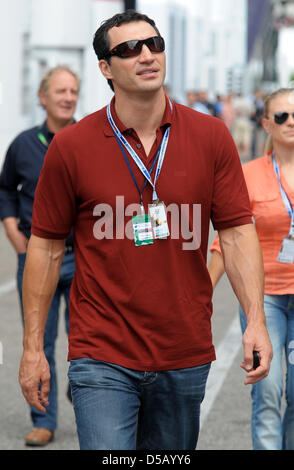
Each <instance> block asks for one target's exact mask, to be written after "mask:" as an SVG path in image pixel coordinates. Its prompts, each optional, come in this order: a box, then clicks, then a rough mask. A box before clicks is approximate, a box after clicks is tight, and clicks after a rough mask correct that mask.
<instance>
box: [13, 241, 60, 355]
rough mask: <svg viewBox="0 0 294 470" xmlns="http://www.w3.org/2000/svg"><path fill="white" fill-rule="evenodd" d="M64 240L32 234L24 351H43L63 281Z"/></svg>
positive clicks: (25, 291)
mask: <svg viewBox="0 0 294 470" xmlns="http://www.w3.org/2000/svg"><path fill="white" fill-rule="evenodd" d="M63 256H64V240H45V239H40V238H38V237H35V236H33V235H32V237H31V239H30V242H29V245H28V250H27V257H26V264H25V270H24V275H23V290H22V298H23V309H24V323H25V328H24V343H23V345H24V349H25V350H35V351H37V350H42V349H43V336H44V328H45V323H46V318H47V314H48V311H49V308H50V304H51V301H52V298H53V295H54V293H55V290H56V286H57V283H58V279H59V271H60V265H61V263H62V260H63Z"/></svg>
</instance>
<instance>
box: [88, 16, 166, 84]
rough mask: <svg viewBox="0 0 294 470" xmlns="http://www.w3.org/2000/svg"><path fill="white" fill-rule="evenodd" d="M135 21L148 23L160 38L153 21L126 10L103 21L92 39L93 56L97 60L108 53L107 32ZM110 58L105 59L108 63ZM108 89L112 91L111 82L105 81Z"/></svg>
mask: <svg viewBox="0 0 294 470" xmlns="http://www.w3.org/2000/svg"><path fill="white" fill-rule="evenodd" d="M135 21H146V23H149V24H150V25H151V26H152V27H153V28H154V29H155V31H156V33H157V34H158V36H160V32H159V31H158V28H157V26H156V25H155V22H154V20H152V19H151V18H149V17H148V16H147V15H144V14H142V13H138V12H137V11H136V10H126V11H125V12H123V13H117V14H116V15H114V16H112V17H111V18H109V19H108V20H105V21H103V23H102V24H101V26H100V27H99V28H98V29H97V31H96V33H95V35H94V39H93V47H94V51H95V54H96V55H97V57H98V60H101V59H104V58H105V55H106V54H107V53H108V52H109V38H108V31H109V30H110V29H111V28H113V27H114V26H116V27H119V26H121V25H122V24H125V23H133V22H135ZM110 59H111V58H110V57H109V58H107V59H105V60H106V61H107V62H108V63H110ZM107 82H108V84H109V86H110V88H111V89H112V91H114V88H113V85H112V81H111V80H107Z"/></svg>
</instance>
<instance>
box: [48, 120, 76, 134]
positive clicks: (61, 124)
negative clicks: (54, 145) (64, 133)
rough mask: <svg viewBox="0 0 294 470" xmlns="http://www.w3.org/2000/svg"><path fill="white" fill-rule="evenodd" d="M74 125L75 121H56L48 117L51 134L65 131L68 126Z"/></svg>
mask: <svg viewBox="0 0 294 470" xmlns="http://www.w3.org/2000/svg"><path fill="white" fill-rule="evenodd" d="M72 123H73V119H70V120H69V121H56V120H55V119H52V118H51V117H50V116H47V118H46V124H47V127H48V129H49V131H50V132H52V133H53V134H56V132H58V131H61V129H64V128H65V127H67V126H70V125H71V124H72Z"/></svg>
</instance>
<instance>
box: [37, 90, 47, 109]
mask: <svg viewBox="0 0 294 470" xmlns="http://www.w3.org/2000/svg"><path fill="white" fill-rule="evenodd" d="M38 95H39V99H40V101H41V104H42V106H43V108H46V103H47V100H46V93H44V92H43V91H39V92H38Z"/></svg>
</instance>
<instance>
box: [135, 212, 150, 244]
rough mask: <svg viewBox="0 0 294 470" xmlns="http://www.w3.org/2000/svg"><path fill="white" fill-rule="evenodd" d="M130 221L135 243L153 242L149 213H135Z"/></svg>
mask: <svg viewBox="0 0 294 470" xmlns="http://www.w3.org/2000/svg"><path fill="white" fill-rule="evenodd" d="M132 223H133V231H134V241H135V245H136V246H142V245H151V244H152V243H153V232H152V224H151V219H150V215H149V214H141V215H135V216H134V217H133V218H132Z"/></svg>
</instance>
